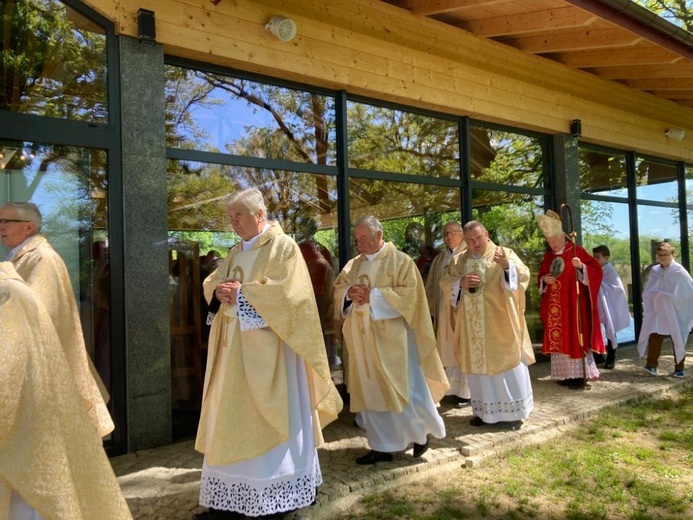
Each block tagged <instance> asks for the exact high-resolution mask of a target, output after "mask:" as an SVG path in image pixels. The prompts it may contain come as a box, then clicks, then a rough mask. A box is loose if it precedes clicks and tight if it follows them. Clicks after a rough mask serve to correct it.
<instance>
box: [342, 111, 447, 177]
mask: <svg viewBox="0 0 693 520" xmlns="http://www.w3.org/2000/svg"><path fill="white" fill-rule="evenodd" d="M347 119H348V121H347V132H348V135H349V137H348V139H349V167H351V168H360V169H364V170H377V171H385V172H395V173H404V174H411V175H425V176H428V177H441V178H454V179H459V177H460V149H459V130H458V124H457V122H455V121H450V120H447V119H439V118H435V117H431V116H426V115H422V114H416V113H413V112H404V111H402V110H394V109H391V108H385V107H378V106H373V105H366V104H364V103H356V102H349V103H348V104H347Z"/></svg>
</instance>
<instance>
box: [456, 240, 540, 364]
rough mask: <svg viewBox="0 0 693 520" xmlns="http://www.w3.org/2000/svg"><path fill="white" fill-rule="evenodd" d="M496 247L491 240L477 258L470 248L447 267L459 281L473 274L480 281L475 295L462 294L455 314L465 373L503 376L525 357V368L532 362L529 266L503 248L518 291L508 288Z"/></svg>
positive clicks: (459, 349)
mask: <svg viewBox="0 0 693 520" xmlns="http://www.w3.org/2000/svg"><path fill="white" fill-rule="evenodd" d="M496 247H497V246H496V245H495V244H493V242H490V241H489V243H488V246H487V247H486V251H484V254H483V255H482V256H481V257H479V258H474V257H473V256H472V254H471V252H470V251H469V250H467V251H465V253H464V254H462V255H461V256H459V257H458V258H457V260H456V261H455V262H454V265H451V266H450V267H449V273H450V276H451V277H453V278H455V279H459V278H461V277H462V276H464V275H465V274H469V273H474V274H476V275H478V276H479V277H480V278H481V280H482V284H481V286H480V287H478V288H477V289H476V291H474V292H470V291H468V290H464V291H462V296H461V298H460V301H459V307H458V309H457V313H456V321H457V323H458V326H456V328H455V356H456V358H457V360H458V362H459V366H460V370H462V372H464V373H466V374H480V375H495V374H500V373H502V372H506V371H508V370H510V369H512V368H515V367H516V366H517V365H518V364H519V363H520V361H521V360H522V359H523V356H524V360H525V361H526V363H527V364H531V363H534V351H533V348H532V343H531V341H530V338H529V332H528V330H527V324H526V322H525V316H524V312H525V291H526V290H527V286H528V284H529V268H528V267H527V266H526V265H525V264H524V263H523V262H522V261H521V260H520V259H519V257H518V256H517V255H516V254H515V253H514V252H513V251H512V250H511V249H504V251H505V254H506V255H507V257H508V259H509V261H510V263H511V264H512V265H513V266H514V267H515V271H516V273H517V281H518V284H519V287H518V289H517V290H515V291H510V290H507V289H506V285H505V283H506V282H505V272H504V269H503V268H502V267H501V266H500V265H498V264H497V263H496V262H495V261H494V260H493V255H494V253H495V251H496Z"/></svg>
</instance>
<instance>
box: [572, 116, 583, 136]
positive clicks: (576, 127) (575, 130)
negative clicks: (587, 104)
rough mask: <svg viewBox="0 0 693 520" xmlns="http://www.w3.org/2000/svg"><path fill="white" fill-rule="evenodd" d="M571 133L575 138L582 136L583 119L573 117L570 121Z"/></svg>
mask: <svg viewBox="0 0 693 520" xmlns="http://www.w3.org/2000/svg"><path fill="white" fill-rule="evenodd" d="M570 135H572V136H573V137H575V138H579V137H582V121H581V120H579V119H573V120H572V121H571V122H570Z"/></svg>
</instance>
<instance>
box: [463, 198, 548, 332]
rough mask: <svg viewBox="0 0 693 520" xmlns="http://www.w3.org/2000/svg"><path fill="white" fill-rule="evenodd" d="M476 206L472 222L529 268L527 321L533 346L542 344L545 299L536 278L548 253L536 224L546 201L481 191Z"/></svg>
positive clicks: (473, 199)
mask: <svg viewBox="0 0 693 520" xmlns="http://www.w3.org/2000/svg"><path fill="white" fill-rule="evenodd" d="M472 204H473V205H474V208H473V210H472V218H473V219H474V220H478V221H479V222H481V223H482V224H483V225H484V227H486V230H487V231H488V233H489V237H490V238H491V240H492V241H493V242H494V243H495V244H496V245H499V246H502V247H509V248H510V249H512V250H513V251H515V253H516V254H517V256H519V257H520V259H521V260H522V261H523V262H524V263H525V265H527V267H529V270H530V284H529V287H528V289H527V292H526V298H527V308H526V310H525V318H526V320H527V327H528V329H529V335H530V338H531V339H532V342H533V343H539V344H541V341H542V336H543V334H544V329H543V325H542V323H541V318H540V316H539V303H540V300H541V297H540V295H539V293H538V291H537V287H536V281H535V277H536V273H537V272H538V271H539V264H540V263H541V260H542V258H543V256H544V251H545V242H544V236H543V235H542V234H541V232H540V231H539V227H538V226H537V224H536V218H537V217H538V216H539V215H541V214H543V213H544V211H543V207H544V200H543V197H538V196H535V195H530V194H524V193H509V192H505V191H490V190H478V189H477V190H473V191H472Z"/></svg>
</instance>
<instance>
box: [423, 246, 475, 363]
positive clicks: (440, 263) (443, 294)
mask: <svg viewBox="0 0 693 520" xmlns="http://www.w3.org/2000/svg"><path fill="white" fill-rule="evenodd" d="M466 249H467V245H466V244H465V243H464V242H462V244H460V245H459V246H457V247H456V248H455V250H454V251H452V253H450V252H449V251H448V250H447V249H446V250H444V251H442V252H440V253H439V254H438V256H436V257H435V259H434V260H433V263H432V264H431V270H430V271H429V273H428V278H427V279H426V296H427V298H428V305H429V307H430V311H431V316H433V323H434V328H435V331H436V344H437V346H438V353H439V354H440V359H441V361H442V362H443V366H444V367H456V366H457V359H455V354H454V351H453V335H454V331H453V316H454V312H455V309H454V308H453V307H452V305H450V291H452V284H453V281H454V280H453V279H450V278H449V277H446V276H445V274H446V273H447V270H448V265H449V264H450V262H452V261H453V260H454V259H455V258H457V257H458V256H459V255H461V254H462V253H464V251H465V250H466Z"/></svg>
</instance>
